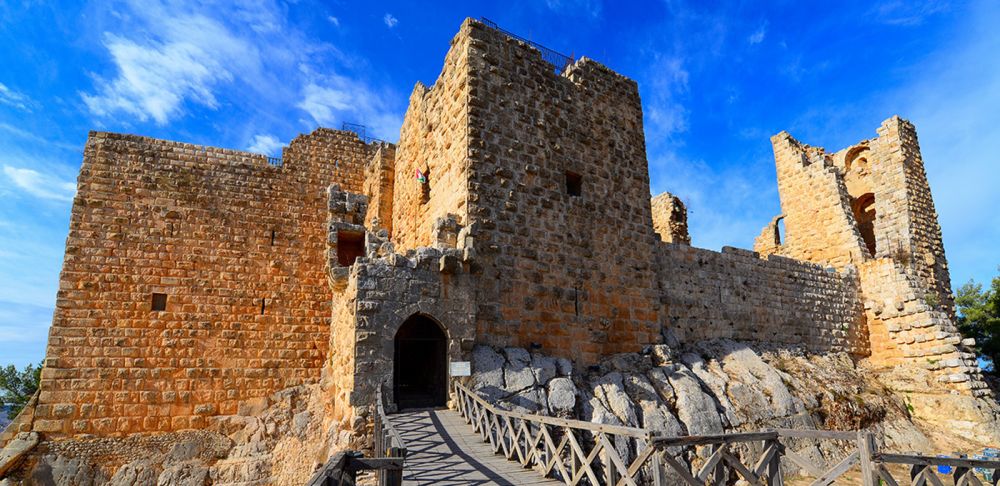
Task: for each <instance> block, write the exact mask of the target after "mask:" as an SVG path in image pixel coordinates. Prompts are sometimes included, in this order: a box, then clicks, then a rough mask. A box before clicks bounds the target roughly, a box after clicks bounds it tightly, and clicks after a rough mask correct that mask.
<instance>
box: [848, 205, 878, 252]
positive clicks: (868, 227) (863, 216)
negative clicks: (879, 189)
mask: <svg viewBox="0 0 1000 486" xmlns="http://www.w3.org/2000/svg"><path fill="white" fill-rule="evenodd" d="M852 206H853V209H854V219H855V221H857V223H858V232H859V233H861V239H862V240H864V242H865V246H866V247H867V248H868V253H869V254H870V255H871V256H875V254H876V253H877V250H878V248H877V247H876V245H875V195H874V194H872V193H870V192H869V193H867V194H865V195H863V196H861V197H859V198H857V199H855V200H854V202H853V204H852Z"/></svg>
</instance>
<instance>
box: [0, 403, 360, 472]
mask: <svg viewBox="0 0 1000 486" xmlns="http://www.w3.org/2000/svg"><path fill="white" fill-rule="evenodd" d="M324 402H325V401H324V400H322V397H321V394H320V393H319V386H318V385H309V386H299V387H293V388H288V389H285V390H282V391H280V392H278V393H275V394H273V395H271V396H270V397H265V398H262V399H258V400H255V401H251V402H248V403H246V404H244V406H242V407H241V409H240V413H239V414H237V415H232V416H221V417H216V418H214V419H213V421H212V424H211V425H210V427H209V428H208V429H207V430H199V431H185V432H176V433H169V434H153V435H143V434H135V435H131V436H128V437H123V438H107V437H82V438H75V439H67V440H59V441H42V442H41V443H39V444H38V445H37V446H35V448H34V449H33V450H30V452H29V453H28V454H26V455H25V457H24V459H23V460H22V461H20V462H21V464H20V465H18V466H16V467H15V468H14V469H13V470H11V471H10V474H9V475H8V476H7V481H8V484H11V485H14V484H59V485H67V486H90V485H105V484H107V485H113V486H132V485H136V486H138V485H192V486H193V485H199V486H201V485H206V484H212V485H240V486H251V485H270V484H304V483H305V482H306V481H307V480H308V478H309V477H310V475H311V474H312V473H313V471H314V470H315V468H316V466H317V465H318V464H320V463H322V462H324V461H325V460H326V458H327V457H328V456H329V455H330V453H331V452H332V451H335V450H339V449H342V448H344V447H346V445H347V444H344V443H343V441H344V439H345V437H346V436H347V435H346V434H341V433H340V431H339V430H338V429H336V428H335V427H333V426H332V425H331V423H330V422H329V421H328V420H327V419H326V418H325V412H324V407H325V406H326V404H325V403H324ZM16 442H17V441H14V442H12V444H11V445H14V443H16ZM8 449H9V448H8ZM8 449H4V454H5V455H6V454H7V453H8ZM29 449H30V448H29ZM4 457H5V456H4Z"/></svg>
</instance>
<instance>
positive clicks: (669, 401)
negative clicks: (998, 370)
mask: <svg viewBox="0 0 1000 486" xmlns="http://www.w3.org/2000/svg"><path fill="white" fill-rule="evenodd" d="M554 364H555V365H554ZM570 365H571V364H570V363H569V362H568V361H563V360H554V359H552V358H549V357H546V356H544V355H542V354H540V353H530V352H528V351H526V350H524V349H519V348H504V349H494V348H491V347H488V346H479V347H477V348H475V350H474V351H473V371H474V373H473V376H472V379H471V384H472V387H473V389H474V390H477V392H478V393H480V394H481V395H482V396H483V397H485V398H486V399H488V400H489V401H491V402H492V403H497V404H498V405H500V406H501V407H505V408H509V409H512V410H519V411H527V412H532V413H540V414H555V415H562V416H567V417H569V416H572V417H574V418H578V419H581V420H587V421H591V422H597V423H605V424H614V425H624V426H631V427H640V428H646V429H648V430H650V431H652V432H654V433H657V434H661V435H670V436H681V435H705V434H717V433H722V432H731V431H756V430H762V429H767V428H796V429H825V430H858V429H869V430H875V431H876V432H878V436H879V437H880V441H881V442H882V444H883V445H885V446H886V447H888V448H891V449H894V450H901V451H903V450H905V451H910V450H916V451H927V452H931V451H934V450H935V449H938V450H947V451H949V452H951V451H954V450H961V447H962V446H963V445H964V446H968V448H970V449H971V448H972V447H974V446H975V445H976V444H975V442H971V443H961V440H962V439H959V438H955V437H951V439H955V440H958V441H959V442H955V441H954V440H951V441H949V440H947V439H948V438H947V437H945V436H944V435H942V432H941V430H942V429H941V428H940V427H935V424H934V423H933V422H932V421H929V420H926V419H924V418H923V417H920V416H918V415H915V414H914V413H913V407H912V406H911V405H910V402H911V401H913V400H917V399H922V398H915V397H916V396H917V395H916V394H914V393H905V392H903V391H902V388H901V387H902V385H900V384H899V381H900V380H899V379H898V378H897V379H895V380H893V379H891V377H887V376H884V375H883V374H880V373H876V372H875V370H872V369H869V368H866V367H865V365H864V364H858V363H856V362H855V360H854V359H852V357H851V356H849V355H848V354H846V353H825V354H811V353H809V352H807V351H806V350H804V349H803V348H799V347H789V346H780V347H779V346H773V345H766V344H753V345H751V344H747V343H743V342H737V341H732V340H726V339H721V340H711V341H703V342H698V343H695V344H693V345H687V346H684V347H681V346H679V345H675V346H674V347H671V346H667V345H657V346H651V347H648V348H647V349H646V350H645V351H644V352H643V353H632V354H620V355H614V356H611V357H609V358H607V359H605V360H604V361H603V362H602V363H601V364H600V365H597V366H592V367H589V368H586V369H572V367H571V366H570ZM893 384H895V387H893V386H891V385H893ZM911 388H915V387H911ZM911 391H912V390H911ZM921 396H924V395H921ZM959 398H962V397H959ZM969 399H970V400H971V398H969ZM571 401H572V402H573V403H572V404H571V403H570V402H571ZM967 415H968V413H966V414H964V415H962V417H964V419H967V420H968V421H969V423H974V422H975V420H979V423H982V420H984V419H983V417H982V416H979V417H976V418H969V417H967ZM959 432H961V431H959ZM945 435H947V434H945ZM953 435H954V434H953ZM943 439H944V440H943ZM945 444H947V445H945ZM843 446H844V445H843V444H841V445H838V444H836V443H832V442H831V441H826V443H822V442H819V443H811V442H807V441H797V442H793V444H792V447H793V448H794V449H796V450H798V451H799V452H800V453H802V454H805V455H807V456H810V457H814V458H816V459H818V460H822V459H823V458H824V457H825V456H827V455H828V453H833V452H835V451H836V452H837V453H838V454H839V452H840V449H838V447H843ZM954 447H959V449H955V448H954Z"/></svg>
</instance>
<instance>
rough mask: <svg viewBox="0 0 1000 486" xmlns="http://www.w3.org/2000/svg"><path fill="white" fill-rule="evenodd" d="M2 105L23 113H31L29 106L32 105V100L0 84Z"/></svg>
mask: <svg viewBox="0 0 1000 486" xmlns="http://www.w3.org/2000/svg"><path fill="white" fill-rule="evenodd" d="M0 104H3V105H7V106H13V107H14V108H17V109H18V110H21V111H31V109H30V107H29V105H30V104H31V99H29V98H28V97H27V96H25V95H23V94H21V93H18V92H17V91H14V90H12V89H10V88H8V87H7V86H6V85H4V84H3V83H0Z"/></svg>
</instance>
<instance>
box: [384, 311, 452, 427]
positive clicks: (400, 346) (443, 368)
mask: <svg viewBox="0 0 1000 486" xmlns="http://www.w3.org/2000/svg"><path fill="white" fill-rule="evenodd" d="M393 341H394V348H395V351H394V353H393V357H394V359H393V380H392V382H393V395H394V396H395V398H396V404H397V405H398V406H399V408H401V409H402V408H416V407H438V406H442V405H444V404H445V403H446V401H447V396H448V370H447V365H448V337H447V336H446V335H445V333H444V330H443V329H441V326H440V325H438V323H437V322H434V320H432V319H431V318H429V317H427V316H424V315H420V314H414V315H412V316H410V318H409V319H407V320H406V322H404V323H403V325H402V326H401V327H400V328H399V330H398V331H396V337H395V339H394V340H393Z"/></svg>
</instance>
